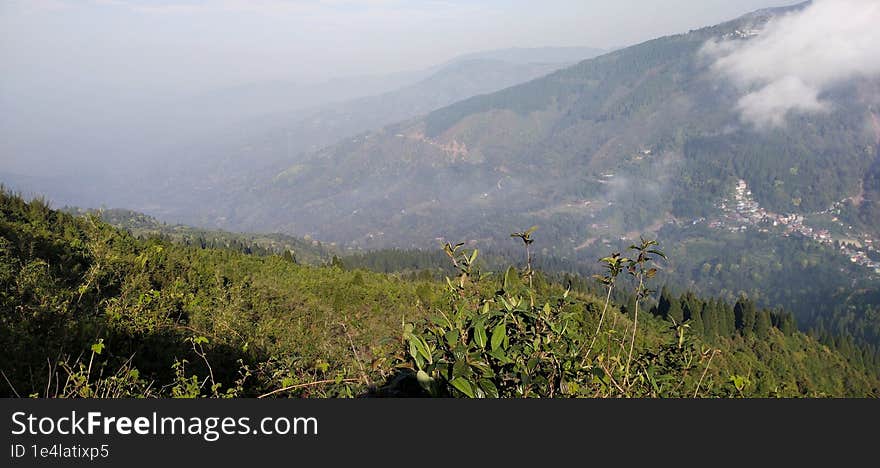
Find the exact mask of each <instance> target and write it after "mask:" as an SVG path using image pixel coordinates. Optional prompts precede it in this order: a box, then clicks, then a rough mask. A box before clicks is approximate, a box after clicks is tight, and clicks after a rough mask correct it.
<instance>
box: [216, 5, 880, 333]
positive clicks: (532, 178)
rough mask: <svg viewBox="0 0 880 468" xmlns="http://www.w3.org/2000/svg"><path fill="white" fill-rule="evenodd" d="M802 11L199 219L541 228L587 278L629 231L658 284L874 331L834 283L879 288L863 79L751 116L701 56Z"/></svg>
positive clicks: (476, 115) (600, 74)
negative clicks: (652, 256) (656, 267)
mask: <svg viewBox="0 0 880 468" xmlns="http://www.w3.org/2000/svg"><path fill="white" fill-rule="evenodd" d="M802 8H804V5H799V6H796V7H792V8H785V9H771V10H762V11H760V12H756V13H753V14H749V15H746V16H744V17H742V18H739V19H736V20H734V21H731V22H727V23H723V24H720V25H717V26H712V27H707V28H703V29H699V30H694V31H690V32H688V33H685V34H679V35H674V36H669V37H663V38H659V39H656V40H652V41H648V42H645V43H643V44H639V45H636V46H633V47H628V48H625V49H620V50H616V51H614V52H611V53H608V54H605V55H602V56H599V57H596V58H592V59H588V60H585V61H582V62H580V63H578V64H576V65H574V66H571V67H568V68H565V69H562V70H559V71H556V72H554V73H551V74H550V75H547V76H545V77H542V78H537V79H535V80H532V81H529V82H526V83H523V84H520V85H517V86H513V87H510V88H506V89H504V90H501V91H498V92H494V93H489V94H483V95H478V96H474V97H471V98H469V99H465V100H462V101H459V102H456V103H454V104H452V105H449V106H446V107H443V108H440V109H437V110H434V111H432V112H430V113H428V114H426V115H425V116H422V117H418V118H413V119H409V120H404V121H401V122H398V123H396V124H392V125H388V126H386V127H384V128H382V129H381V130H378V131H372V132H366V133H363V134H360V135H358V136H357V137H354V138H347V139H345V140H343V141H340V142H338V143H337V144H335V145H332V146H329V147H327V148H324V149H322V150H319V151H318V152H316V153H315V154H313V155H310V156H309V157H308V158H307V159H298V160H296V161H294V162H293V164H291V165H289V166H288V167H286V168H284V169H283V170H279V171H277V172H274V173H272V174H269V175H267V176H266V177H265V178H263V179H262V180H257V181H251V182H250V184H249V185H246V189H245V190H239V191H229V192H228V193H226V194H221V195H220V196H218V197H217V198H216V199H214V200H213V202H212V204H211V206H210V207H203V208H205V209H203V211H202V212H203V213H205V215H204V216H203V217H202V218H200V219H201V220H202V221H203V222H204V221H207V222H211V220H212V219H220V218H221V217H222V222H217V223H216V225H218V226H222V227H224V228H230V229H236V230H251V231H259V230H266V229H268V230H278V231H282V232H289V233H296V234H299V235H306V234H309V235H312V236H313V237H315V238H319V239H322V240H325V241H332V242H337V243H339V244H341V245H346V246H347V247H349V248H355V249H371V248H383V247H398V248H427V247H431V246H434V245H436V244H437V243H438V241H441V242H442V241H447V240H448V241H453V242H455V241H464V242H471V243H475V244H478V245H482V246H484V248H486V247H488V248H491V249H495V250H496V251H497V250H503V249H507V248H508V247H509V246H510V245H511V243H510V239H509V237H508V233H510V232H512V231H513V230H516V229H522V228H524V227H527V226H531V225H539V226H540V231H539V234H540V244H539V245H540V246H541V252H540V253H541V255H542V256H543V257H545V258H557V259H562V260H565V261H567V262H569V263H575V264H580V265H581V267H579V268H582V270H581V271H585V272H586V271H589V269H592V268H595V258H599V257H601V256H604V255H607V253H608V252H610V251H614V250H616V249H621V248H625V247H626V246H627V245H629V244H630V243H632V242H633V241H634V240H637V239H638V237H639V235H640V234H645V235H647V236H649V237H656V238H659V239H661V240H662V241H663V242H664V243H667V244H674V245H676V249H675V251H676V254H677V255H676V256H674V257H673V258H672V260H671V262H670V265H669V266H668V267H667V268H666V269H665V270H664V272H663V275H664V278H665V280H666V281H669V282H670V283H672V284H680V285H686V286H687V287H689V288H692V289H695V290H698V291H700V292H702V293H707V294H718V295H722V296H724V297H725V298H727V299H728V300H732V299H735V298H736V297H737V296H739V295H740V294H748V295H749V296H750V297H755V298H757V299H758V300H759V302H761V304H763V305H767V306H775V305H783V306H785V307H787V308H789V309H792V310H794V311H795V312H796V313H798V314H799V315H798V316H799V319H801V320H802V322H801V323H802V324H803V325H804V326H806V327H812V326H814V325H815V326H819V324H820V323H821V320H820V318H821V317H823V316H824V317H826V318H827V317H829V316H831V315H838V316H840V317H843V316H845V314H844V312H843V311H840V312H839V313H837V312H834V310H835V309H836V308H838V307H841V304H845V306H842V307H843V308H844V309H845V308H847V307H851V306H852V307H853V310H856V311H857V312H856V315H857V316H859V317H861V318H862V319H865V321H862V320H861V319H859V320H856V322H857V323H862V325H859V326H858V327H856V328H858V329H865V327H867V328H872V327H873V325H872V320H873V319H871V318H870V317H872V316H873V314H874V313H873V312H872V311H871V310H872V309H871V308H870V307H866V304H867V305H870V304H871V301H870V300H868V301H866V302H865V301H862V302H859V303H858V304H851V303H849V302H848V300H849V299H850V298H851V295H849V294H848V293H847V291H853V290H858V291H865V292H869V291H875V290H877V289H878V274H877V272H876V268H877V262H876V259H875V260H873V261H869V258H870V256H871V255H874V256H875V257H876V250H872V249H873V248H870V247H866V246H868V245H869V244H868V241H872V242H874V245H880V232H878V226H880V219H877V218H875V217H874V216H875V214H874V213H876V212H877V208H876V202H877V200H878V196H877V194H878V193H880V189H878V185H877V180H878V178H877V175H876V174H877V168H878V167H880V162H878V146H880V145H878V143H880V138H878V135H880V134H878V133H875V132H873V131H871V125H870V122H872V121H873V122H876V121H877V119H878V111H877V109H878V108H880V101H878V96H880V81H878V80H877V79H875V78H872V77H870V76H863V77H856V78H853V79H850V80H847V81H845V82H842V83H840V84H838V85H837V86H835V87H834V88H833V89H832V90H831V91H829V92H828V93H826V95H825V96H823V98H824V99H827V100H828V101H829V102H831V103H832V105H830V106H829V108H828V110H827V111H826V112H818V113H794V114H791V115H789V116H788V118H787V120H786V122H785V125H784V126H781V127H763V128H758V127H755V126H753V125H751V124H749V123H747V122H745V121H744V120H743V119H742V116H741V114H740V113H739V112H738V110H737V105H738V101H739V99H740V98H741V97H742V91H741V90H739V89H737V88H736V87H735V86H733V85H731V84H730V83H727V82H725V81H723V80H719V79H718V77H717V76H715V73H714V72H713V69H712V61H711V60H709V59H707V58H706V56H705V54H704V53H703V51H704V50H705V47H706V44H709V43H713V42H716V41H722V40H725V41H734V43H736V44H747V43H748V42H749V41H753V40H756V37H760V34H761V31H762V29H763V28H765V27H766V25H767V24H768V22H769V21H770V20H771V19H773V18H777V17H779V16H780V15H783V14H785V13H788V12H796V11H800V9H802ZM866 129H867V130H866ZM740 184H744V185H742V186H743V187H745V188H743V189H742V192H741V194H740V193H739V192H737V187H740ZM722 206H724V207H726V208H722ZM740 206H741V208H740ZM734 229H735V230H736V232H731V231H732V230H734ZM856 245H860V246H861V247H853V246H856ZM847 246H849V247H847ZM841 272H842V273H843V274H840V273H841ZM709 273H711V274H709ZM783 273H784V274H783ZM810 277H813V278H815V277H821V278H823V280H822V282H821V284H820V285H816V284H815V283H812V284H811V283H810V282H809V281H804V278H810ZM869 296H870V294H869ZM835 326H836V325H835ZM825 327H827V324H826V325H825ZM832 328H833V327H832ZM868 335H871V334H870V333H869V334H868ZM871 340H872V341H876V340H875V339H871Z"/></svg>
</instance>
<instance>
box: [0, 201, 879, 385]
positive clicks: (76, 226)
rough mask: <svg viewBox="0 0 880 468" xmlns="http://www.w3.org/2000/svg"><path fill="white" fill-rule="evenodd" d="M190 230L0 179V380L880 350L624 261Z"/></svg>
mask: <svg viewBox="0 0 880 468" xmlns="http://www.w3.org/2000/svg"><path fill="white" fill-rule="evenodd" d="M186 244H187V243H186V242H184V241H183V240H182V239H177V240H176V241H175V240H173V239H169V238H168V237H164V238H158V237H157V238H145V239H138V238H136V237H134V236H133V235H131V234H130V233H128V232H126V231H123V230H120V229H118V228H114V227H112V226H110V225H108V224H106V223H104V222H102V221H100V220H99V219H97V218H95V217H92V216H74V215H71V214H68V213H64V212H60V211H55V210H52V209H50V208H49V207H48V205H47V204H46V203H45V202H43V201H41V200H34V201H30V202H27V201H25V200H23V199H21V198H19V197H17V196H13V195H9V194H8V193H6V192H3V193H2V194H0V310H2V315H0V321H2V324H0V325H2V326H0V346H2V348H3V349H4V353H3V354H2V356H0V370H2V371H3V377H4V382H3V384H4V386H3V387H2V388H3V391H2V394H4V395H7V396H13V395H15V394H18V395H21V396H27V395H40V396H114V397H115V396H197V395H203V396H259V395H264V394H270V393H271V394H272V395H273V396H288V395H291V396H351V395H357V394H362V393H365V392H366V393H369V394H374V395H389V394H391V395H397V394H443V395H452V396H468V395H474V396H481V395H486V396H493V395H494V394H495V393H496V392H497V393H498V394H499V395H501V396H517V395H520V396H563V395H565V396H693V395H697V396H739V395H742V396H789V395H792V396H793V395H807V396H820V395H825V396H844V395H857V396H865V395H871V394H873V392H876V389H877V387H878V380H877V379H878V377H877V370H876V368H874V367H872V366H873V365H874V364H875V363H873V362H872V361H867V360H865V359H861V360H860V359H854V358H853V357H852V356H847V357H844V355H842V354H841V353H840V352H838V351H835V350H833V349H831V348H829V347H827V346H825V345H822V344H820V343H818V342H817V341H815V340H814V339H812V338H810V337H808V336H805V335H803V334H801V333H799V332H797V331H795V330H794V329H793V323H792V322H791V319H790V316H789V315H786V314H784V313H781V312H779V311H769V310H762V309H758V308H755V307H754V306H753V305H751V304H750V303H749V302H748V301H740V302H738V303H737V304H736V305H735V306H733V305H730V304H722V303H720V302H719V301H715V300H713V301H701V300H698V299H697V298H695V297H692V296H682V297H680V298H674V299H675V302H676V306H673V305H672V299H671V298H672V296H670V295H668V294H665V295H664V296H662V297H661V300H660V302H659V303H656V304H655V301H654V300H653V299H652V297H654V295H653V294H649V293H648V292H647V291H643V294H642V295H635V296H634V295H632V294H633V293H638V292H639V291H640V290H639V289H636V290H634V291H632V288H633V287H634V284H636V283H632V281H625V280H624V279H623V276H626V275H627V273H626V271H628V270H627V269H626V268H624V269H623V270H622V271H621V273H620V274H619V275H618V274H614V273H612V271H611V269H609V273H608V276H609V277H612V276H613V277H615V278H616V276H620V278H619V280H617V279H615V280H614V281H611V282H609V283H608V284H612V283H613V284H615V285H616V287H617V288H618V289H619V290H620V291H627V290H630V291H632V292H631V293H625V292H624V293H623V294H624V296H623V297H625V298H626V297H628V299H625V300H624V301H623V302H622V304H625V305H623V306H621V307H618V306H616V305H614V304H609V302H608V301H607V300H606V298H605V297H604V296H602V297H600V296H596V295H593V294H591V293H587V292H578V291H570V292H565V290H564V289H563V288H562V287H561V286H558V285H555V284H553V283H548V282H546V281H544V280H542V279H541V277H540V276H537V275H534V274H532V272H531V270H530V268H528V267H526V268H525V269H524V270H522V271H518V270H515V269H510V270H508V271H507V272H506V273H504V274H496V275H489V276H486V274H487V272H482V273H480V272H478V271H477V270H476V268H477V266H476V263H475V262H474V261H473V260H474V259H475V258H476V257H477V254H475V253H472V252H471V251H469V250H468V251H466V252H465V251H462V250H461V249H460V248H454V249H453V248H452V246H450V249H449V252H450V255H451V257H452V259H454V260H455V262H456V263H455V265H456V267H455V268H456V271H457V274H453V275H452V276H451V279H450V281H449V282H444V281H436V280H434V279H427V278H426V279H424V280H418V279H415V278H410V279H405V278H403V277H401V276H398V275H389V274H378V273H372V272H368V271H363V270H349V269H345V268H343V267H342V265H341V264H340V263H339V262H335V263H334V264H330V265H327V266H321V267H316V266H304V265H300V264H297V263H295V262H293V261H292V258H289V257H288V258H284V257H283V256H280V255H275V254H271V253H270V252H268V251H266V252H263V253H264V254H265V255H255V254H247V253H242V252H240V251H237V250H235V249H229V248H223V249H215V248H208V247H207V246H204V247H203V246H201V245H186ZM648 256H649V257H651V258H650V259H646V261H644V262H642V263H634V264H633V265H637V266H638V269H637V270H633V271H634V272H636V274H635V275H634V276H633V278H634V279H635V280H638V279H640V278H641V279H643V280H644V281H646V284H647V285H650V284H651V282H652V281H653V280H652V279H651V277H652V276H653V273H651V272H650V266H651V263H652V262H653V261H657V262H661V260H660V259H659V257H656V256H655V255H654V254H649V255H648ZM612 258H614V257H612ZM633 258H634V259H637V258H638V257H636V256H635V255H633ZM606 263H607V264H608V265H609V266H610V265H611V263H610V262H606ZM661 263H662V262H661ZM642 267H645V268H644V271H643V270H642ZM640 272H641V273H640ZM640 275H641V276H640ZM600 291H604V290H602V289H601V287H600ZM609 297H610V296H609ZM636 299H638V301H636ZM676 307H677V308H676ZM679 309H681V310H682V314H681V315H680V316H679V315H678V310H679ZM697 309H699V312H698V313H696V312H694V311H695V310H697ZM684 310H687V312H684ZM731 312H732V313H733V316H730V313H731ZM697 317H699V319H698V318H697ZM682 322H683V323H682ZM697 323H700V326H697ZM684 325H686V326H684ZM444 327H445V328H444ZM587 350H588V351H587ZM527 357H528V358H527ZM575 364H577V365H575ZM419 371H421V372H419ZM457 379H459V380H457ZM461 379H464V380H461ZM493 389H494V390H493ZM272 392H274V393H272Z"/></svg>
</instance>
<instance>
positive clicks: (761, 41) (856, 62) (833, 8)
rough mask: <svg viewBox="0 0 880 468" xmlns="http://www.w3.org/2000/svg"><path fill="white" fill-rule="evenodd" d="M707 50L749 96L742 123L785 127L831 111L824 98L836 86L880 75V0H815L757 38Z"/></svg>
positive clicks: (744, 103) (722, 71)
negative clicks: (793, 118)
mask: <svg viewBox="0 0 880 468" xmlns="http://www.w3.org/2000/svg"><path fill="white" fill-rule="evenodd" d="M704 53H706V54H708V55H709V56H710V57H712V58H713V60H714V63H713V64H712V70H713V71H714V72H715V73H717V74H718V75H719V76H722V77H724V78H726V79H729V80H730V81H731V82H733V83H734V84H735V85H736V86H737V87H739V88H740V89H742V90H743V92H744V93H745V94H744V96H743V97H742V98H741V99H740V100H739V102H738V105H737V108H738V110H739V111H740V113H741V116H742V118H743V120H745V121H747V122H750V123H752V124H754V125H756V126H766V125H770V126H779V125H783V124H784V123H785V118H786V116H787V115H788V114H789V113H791V112H821V111H826V110H828V109H829V108H830V103H828V102H826V101H824V100H823V99H822V94H823V93H824V92H826V91H828V90H829V89H830V88H832V87H834V86H835V85H838V84H840V83H841V82H843V81H846V80H849V79H851V78H856V77H866V76H877V75H880V1H878V0H814V1H813V3H812V4H810V5H808V6H807V7H806V8H804V9H803V10H801V11H797V12H794V13H790V14H788V15H785V16H782V17H779V18H776V19H773V20H771V21H770V22H769V23H768V24H767V25H766V27H764V28H763V29H762V30H761V32H760V35H759V36H757V37H754V38H752V39H749V40H745V41H743V40H730V41H722V42H712V43H709V44H706V46H705V47H704Z"/></svg>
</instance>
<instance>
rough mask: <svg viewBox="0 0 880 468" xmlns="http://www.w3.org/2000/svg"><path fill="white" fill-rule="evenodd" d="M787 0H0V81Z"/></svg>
mask: <svg viewBox="0 0 880 468" xmlns="http://www.w3.org/2000/svg"><path fill="white" fill-rule="evenodd" d="M792 3H796V2H793V1H791V0H788V1H784V0H736V1H730V0H614V1H608V0H544V1H540V2H536V1H533V0H510V1H499V0H487V1H474V0H468V1H465V0H425V1H413V0H0V86H2V87H4V88H6V91H10V90H15V89H17V88H18V87H20V86H24V87H33V86H36V87H44V86H48V87H58V86H61V87H78V86H84V87H90V86H96V87H100V88H101V89H103V91H104V92H107V91H112V90H114V89H118V90H120V91H123V90H125V89H140V90H145V91H151V90H152V91H161V92H172V91H177V92H190V91H193V90H199V89H202V90H203V89H205V88H210V87H218V86H226V85H233V84H236V83H243V82H259V81H265V80H282V79H283V80H289V79H294V80H298V81H312V80H321V79H325V78H328V77H336V76H346V75H355V74H375V73H384V72H389V71H397V70H404V69H416V68H421V67H426V66H429V65H433V64H437V63H440V62H442V61H444V60H446V59H449V58H451V57H453V56H455V55H459V54H462V53H466V52H473V51H478V50H487V49H496V48H506V47H538V46H592V47H600V48H609V47H614V46H623V45H629V44H633V43H636V42H640V41H643V40H647V39H650V38H654V37H657V36H661V35H666V34H670V33H677V32H685V31H687V30H689V29H692V28H697V27H702V26H706V25H710V24H714V23H718V22H720V21H723V20H726V19H731V18H733V17H736V16H738V15H740V14H742V13H745V12H747V11H751V10H754V9H757V8H762V7H767V6H777V5H785V4H792Z"/></svg>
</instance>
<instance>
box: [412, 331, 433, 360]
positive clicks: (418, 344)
mask: <svg viewBox="0 0 880 468" xmlns="http://www.w3.org/2000/svg"><path fill="white" fill-rule="evenodd" d="M410 343H411V344H412V345H414V346H415V348H416V351H417V352H418V353H419V354H420V355H421V356H422V357H423V358H424V359H425V361H428V364H432V363H433V362H434V358H432V357H431V351H429V350H428V344H427V343H425V341H424V340H422V339H421V338H419V337H417V336H415V335H413V336H412V338H410Z"/></svg>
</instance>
